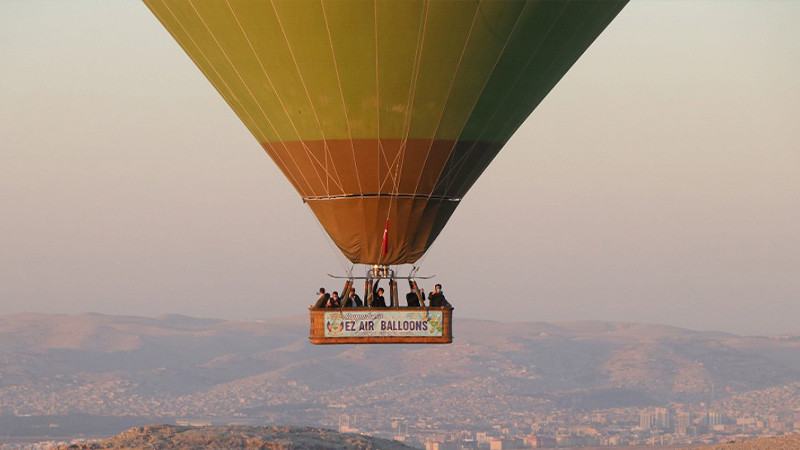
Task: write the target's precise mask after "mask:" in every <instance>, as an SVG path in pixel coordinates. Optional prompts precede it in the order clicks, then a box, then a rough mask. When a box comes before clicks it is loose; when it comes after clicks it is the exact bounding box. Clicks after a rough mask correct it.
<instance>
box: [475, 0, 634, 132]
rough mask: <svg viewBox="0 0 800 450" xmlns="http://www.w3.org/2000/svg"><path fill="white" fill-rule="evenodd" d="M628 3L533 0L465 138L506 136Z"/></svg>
mask: <svg viewBox="0 0 800 450" xmlns="http://www.w3.org/2000/svg"><path fill="white" fill-rule="evenodd" d="M624 4H625V1H610V0H609V1H595V0H583V1H572V2H569V3H568V2H551V1H535V2H530V3H529V4H528V5H527V7H526V8H525V10H524V11H523V14H522V17H521V18H520V24H519V25H518V26H517V28H516V30H515V32H514V35H513V36H512V37H511V40H510V42H509V44H508V46H507V47H506V50H505V51H504V52H503V56H502V58H501V60H500V62H499V63H498V65H497V68H496V70H495V72H494V73H493V74H492V77H491V78H490V80H489V83H488V84H487V85H486V88H485V89H484V91H483V92H482V94H481V98H480V100H479V102H478V104H477V106H476V107H475V110H474V111H473V114H472V115H471V117H470V119H469V122H468V123H467V125H466V127H465V128H464V131H463V133H462V134H461V139H462V140H466V141H490V142H505V141H507V140H508V139H509V138H510V136H511V134H513V132H514V131H516V129H517V128H518V127H519V126H520V125H521V124H522V122H524V121H525V119H526V118H527V117H528V115H529V114H530V113H531V112H532V111H533V110H534V109H535V108H536V106H538V104H539V103H540V102H541V100H542V99H543V98H544V97H545V96H546V95H547V93H549V92H550V90H552V88H553V87H554V86H555V84H556V83H558V81H559V80H560V79H561V77H563V76H564V74H565V73H566V72H567V70H569V68H570V67H571V66H572V64H573V63H574V62H575V60H577V58H578V57H579V56H580V55H581V54H583V52H584V51H585V50H586V49H587V48H588V47H589V45H591V43H592V42H593V41H594V39H595V38H596V37H597V35H598V34H599V33H600V32H601V31H602V30H603V29H604V28H605V27H606V26H607V25H608V23H609V22H610V21H611V20H612V19H613V18H614V17H615V16H616V14H617V13H618V12H619V11H620V10H621V9H622V7H623V6H624Z"/></svg>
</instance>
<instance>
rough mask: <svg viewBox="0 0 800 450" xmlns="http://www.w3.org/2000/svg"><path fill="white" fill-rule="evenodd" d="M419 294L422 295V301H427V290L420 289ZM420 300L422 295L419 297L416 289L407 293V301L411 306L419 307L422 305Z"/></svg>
mask: <svg viewBox="0 0 800 450" xmlns="http://www.w3.org/2000/svg"><path fill="white" fill-rule="evenodd" d="M419 295H420V296H421V297H422V301H425V291H423V290H422V289H420V290H419ZM419 300H420V297H417V293H416V292H414V291H411V292H409V293H408V294H406V303H407V304H408V307H409V308H419V307H420V306H421V305H420V303H419Z"/></svg>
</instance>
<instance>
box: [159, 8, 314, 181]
mask: <svg viewBox="0 0 800 450" xmlns="http://www.w3.org/2000/svg"><path fill="white" fill-rule="evenodd" d="M189 4H190V6H192V8H193V9H194V11H195V14H197V17H198V18H199V19H200V21H201V22H203V18H202V17H201V16H200V13H199V12H198V11H197V9H196V8H194V5H192V4H191V3H189ZM162 5H163V6H164V8H165V9H166V10H167V11H168V12H169V13H170V15H172V18H173V20H175V21H176V23H177V24H178V26H180V27H181V30H183V32H184V34H185V35H186V36H187V37H188V38H189V40H190V41H191V43H192V45H194V48H195V49H196V50H197V52H198V53H199V54H200V55H201V56H202V57H203V59H204V60H205V63H206V66H207V67H210V68H211V70H213V71H214V73H215V75H216V77H217V79H218V80H219V81H220V82H221V83H222V84H223V85H224V86H225V88H226V90H227V92H233V90H232V89H231V87H230V85H229V84H228V83H227V81H225V78H224V77H222V76H221V75H220V73H219V71H218V70H217V67H216V66H215V65H214V64H213V63H212V62H211V59H210V58H209V57H208V56H207V55H206V54H205V52H203V50H202V47H201V46H200V45H198V44H197V42H196V41H195V40H194V38H193V37H192V34H191V33H189V31H188V30H187V29H186V27H184V25H183V22H181V21H180V20H179V19H178V17H177V16H176V15H175V13H174V12H173V11H172V9H171V8H170V7H169V5H168V4H167V3H166V2H164V1H162ZM229 6H230V5H229ZM151 10H152V11H153V14H155V16H156V17H157V18H158V19H159V20H160V21H161V22H162V23H166V21H165V20H163V18H162V16H161V15H160V14H159V13H158V11H157V10H156V9H155V8H151ZM234 17H235V16H234ZM203 25H205V27H206V30H207V31H208V32H209V34H210V35H211V36H212V38H213V37H214V35H213V32H212V31H211V30H210V29H209V27H208V25H206V24H205V22H203ZM170 34H172V36H173V37H174V38H175V40H176V41H177V42H178V45H180V46H181V47H182V48H183V49H184V50H185V51H186V54H187V55H189V57H190V58H191V59H192V60H194V61H195V64H197V63H198V61H197V60H196V59H195V58H194V57H193V56H192V53H191V52H189V51H188V49H187V48H186V45H185V44H184V42H183V41H182V40H180V39H178V36H177V35H175V33H173V32H172V31H170ZM215 42H216V43H217V47H218V48H219V49H220V51H222V52H223V54H225V51H224V49H223V48H222V47H221V46H220V45H219V42H218V41H216V40H215ZM226 58H227V55H226ZM227 59H228V63H229V64H231V65H233V64H232V63H231V61H230V58H227ZM197 66H198V67H202V66H201V65H200V64H197ZM237 75H238V72H237ZM239 79H240V80H241V76H239ZM242 82H243V83H244V81H243V80H242ZM245 86H246V85H245ZM248 92H249V91H248ZM220 93H221V94H222V96H223V98H225V99H226V100H227V101H228V104H232V102H231V101H230V99H229V98H228V97H227V96H226V95H225V94H224V93H223V92H222V91H220ZM249 93H250V96H251V97H253V100H254V102H255V97H254V96H253V93H252V92H249ZM256 103H258V102H256ZM243 113H244V114H245V115H246V116H247V118H248V119H249V120H250V122H251V123H252V124H253V126H254V127H255V129H256V131H257V132H258V134H259V135H260V138H261V140H262V141H263V142H265V143H266V144H267V145H268V146H269V148H270V150H272V153H270V152H267V154H268V155H269V156H270V157H272V158H273V160H274V159H275V158H277V159H278V160H280V162H281V165H280V166H281V171H282V172H283V173H284V174H286V175H287V177H289V178H290V179H291V180H292V181H293V184H294V185H295V186H296V187H297V188H298V190H299V191H301V194H302V190H301V189H300V183H299V182H298V180H297V178H295V177H294V175H293V174H292V173H291V172H289V171H288V170H286V169H285V167H288V166H287V165H286V164H285V163H284V162H283V159H282V158H281V157H280V156H279V153H278V152H277V151H275V148H274V147H273V145H272V143H270V142H269V141H268V139H267V136H266V134H265V133H264V131H263V130H262V129H261V127H260V126H259V125H258V122H256V121H255V120H254V119H253V116H251V115H250V113H249V112H248V111H247V110H244V111H243ZM261 113H262V114H264V117H265V118H266V119H267V123H268V124H269V125H270V126H271V127H272V129H273V132H274V133H275V134H276V135H278V133H277V131H276V130H275V127H274V126H273V125H272V122H270V120H269V118H268V117H267V116H266V114H265V113H264V111H263V110H261ZM282 144H283V143H282ZM283 147H284V149H285V150H286V152H287V154H288V155H289V158H290V159H291V160H292V162H293V163H294V165H295V167H298V172H299V173H300V176H301V177H302V178H303V181H305V184H306V185H307V187H308V191H309V192H312V191H313V189H312V188H311V183H310V182H309V181H308V179H307V178H306V176H305V174H304V173H303V172H302V171H300V170H299V166H298V165H297V162H296V161H295V160H294V157H293V156H292V154H291V153H290V152H289V151H288V149H287V148H286V144H283ZM317 176H319V174H317ZM320 181H322V179H321V178H320Z"/></svg>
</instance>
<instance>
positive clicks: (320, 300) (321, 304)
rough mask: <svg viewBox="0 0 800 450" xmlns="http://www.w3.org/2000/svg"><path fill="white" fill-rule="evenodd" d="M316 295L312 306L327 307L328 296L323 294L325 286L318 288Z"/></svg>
mask: <svg viewBox="0 0 800 450" xmlns="http://www.w3.org/2000/svg"><path fill="white" fill-rule="evenodd" d="M317 295H318V296H319V297H317V301H316V302H315V303H314V308H315V309H318V308H327V307H328V305H327V303H328V298H327V297H326V296H325V295H326V294H325V288H323V287H321V288H319V290H318V291H317Z"/></svg>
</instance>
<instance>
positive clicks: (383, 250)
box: [381, 219, 389, 256]
mask: <svg viewBox="0 0 800 450" xmlns="http://www.w3.org/2000/svg"><path fill="white" fill-rule="evenodd" d="M388 246H389V219H386V227H385V228H384V229H383V242H382V243H381V255H383V256H386V249H387V247H388Z"/></svg>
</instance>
